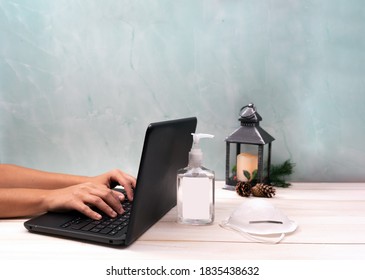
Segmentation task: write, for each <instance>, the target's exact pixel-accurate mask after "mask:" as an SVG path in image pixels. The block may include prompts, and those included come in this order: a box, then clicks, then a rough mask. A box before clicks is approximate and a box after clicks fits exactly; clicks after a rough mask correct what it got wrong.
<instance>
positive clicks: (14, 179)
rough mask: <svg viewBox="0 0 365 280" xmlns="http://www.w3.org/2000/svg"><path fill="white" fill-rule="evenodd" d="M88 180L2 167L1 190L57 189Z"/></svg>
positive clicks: (81, 177)
mask: <svg viewBox="0 0 365 280" xmlns="http://www.w3.org/2000/svg"><path fill="white" fill-rule="evenodd" d="M88 180H89V177H86V176H76V175H68V174H60V173H52V172H45V171H39V170H35V169H30V168H25V167H20V166H17V165H11V164H1V165H0V188H38V189H56V188H63V187H67V186H70V185H75V184H80V183H84V182H87V181H88Z"/></svg>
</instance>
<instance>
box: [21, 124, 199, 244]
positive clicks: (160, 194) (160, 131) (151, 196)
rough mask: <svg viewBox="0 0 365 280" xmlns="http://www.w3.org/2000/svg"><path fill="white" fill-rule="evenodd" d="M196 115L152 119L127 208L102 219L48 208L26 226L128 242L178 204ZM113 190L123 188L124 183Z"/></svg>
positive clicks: (76, 236)
mask: <svg viewBox="0 0 365 280" xmlns="http://www.w3.org/2000/svg"><path fill="white" fill-rule="evenodd" d="M196 125H197V119H196V118H195V117H191V118H184V119H178V120H170V121H164V122H157V123H151V124H150V125H149V126H148V128H147V130H146V135H145V139H144V144H143V150H142V155H141V160H140V165H139V170H138V175H137V185H136V188H135V190H134V198H133V202H128V201H125V202H123V204H124V205H123V206H124V209H125V210H126V211H125V213H123V214H122V215H119V216H117V217H116V218H110V217H109V216H107V215H105V214H102V215H103V219H102V220H101V221H95V220H92V219H89V218H87V217H86V216H84V215H82V214H81V213H79V212H77V211H70V212H66V213H55V212H48V213H45V214H43V215H41V216H38V217H35V218H32V219H30V220H28V221H26V222H25V223H24V226H25V227H26V228H27V229H28V230H29V231H30V232H35V233H43V234H49V235H55V236H62V237H67V238H73V239H80V240H85V241H91V242H98V243H106V244H110V245H122V246H128V245H130V244H131V243H133V242H134V241H135V240H136V239H137V238H139V237H140V236H141V235H142V234H143V233H144V232H145V231H146V230H148V229H149V228H150V227H151V226H152V225H153V224H155V223H156V222H157V221H158V220H159V219H160V218H162V217H163V216H164V215H165V214H166V213H167V212H168V211H169V210H170V209H171V208H173V207H174V206H175V205H176V172H177V170H178V169H179V168H183V167H185V166H187V164H188V153H189V150H190V149H191V145H192V136H191V133H193V132H195V129H196ZM116 190H119V191H123V189H122V188H116Z"/></svg>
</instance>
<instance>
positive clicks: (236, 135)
mask: <svg viewBox="0 0 365 280" xmlns="http://www.w3.org/2000/svg"><path fill="white" fill-rule="evenodd" d="M261 120H262V118H261V116H260V115H259V114H258V113H257V112H256V107H255V106H254V104H249V105H247V106H244V107H242V109H241V110H240V118H239V121H240V122H241V126H240V127H239V128H238V129H236V130H235V131H234V132H232V133H231V135H229V136H228V137H227V138H226V140H225V141H226V188H227V189H234V187H233V186H235V185H236V184H237V182H238V181H245V180H246V181H247V180H248V178H247V177H251V178H252V176H253V174H254V173H255V172H257V174H256V180H257V182H259V183H261V182H263V180H264V179H265V178H267V179H268V181H269V180H270V164H271V144H272V143H271V142H272V141H274V140H275V139H274V138H273V137H272V136H271V135H270V134H269V133H267V132H266V131H265V130H264V129H262V128H261V127H260V125H259V123H260V121H261ZM231 144H235V146H236V157H235V159H234V160H235V163H236V164H235V166H234V167H233V168H232V167H231V166H232V165H231V164H230V162H231ZM266 144H268V145H267V146H265V145H266ZM266 147H268V148H267V149H266ZM264 150H267V161H266V162H264ZM242 151H243V152H242ZM247 151H249V152H251V153H247ZM265 166H266V170H267V174H266V177H265V176H264V175H265V174H264V171H265ZM247 175H249V176H247Z"/></svg>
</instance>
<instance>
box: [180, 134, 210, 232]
mask: <svg viewBox="0 0 365 280" xmlns="http://www.w3.org/2000/svg"><path fill="white" fill-rule="evenodd" d="M192 135H193V146H192V148H191V151H190V152H189V165H188V166H187V167H185V168H183V169H180V170H178V173H177V212H178V222H179V223H181V224H189V225H206V224H211V223H212V222H213V221H214V185H215V174H214V171H212V170H209V169H207V168H205V167H203V166H202V159H203V153H202V151H201V149H200V147H199V141H200V139H201V138H213V137H214V136H213V135H210V134H201V133H198V134H195V133H192Z"/></svg>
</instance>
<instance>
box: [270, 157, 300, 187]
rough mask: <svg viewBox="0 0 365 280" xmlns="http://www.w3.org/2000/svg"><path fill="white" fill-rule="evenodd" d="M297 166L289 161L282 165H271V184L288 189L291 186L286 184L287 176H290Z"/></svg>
mask: <svg viewBox="0 0 365 280" xmlns="http://www.w3.org/2000/svg"><path fill="white" fill-rule="evenodd" d="M294 166H295V164H294V163H292V162H291V161H290V160H289V159H288V160H286V161H285V162H283V163H282V164H280V165H271V166H270V183H271V185H273V186H277V187H282V188H287V187H289V186H290V185H291V184H290V183H287V182H285V180H284V178H283V177H285V176H289V175H291V174H292V173H293V170H294Z"/></svg>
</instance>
